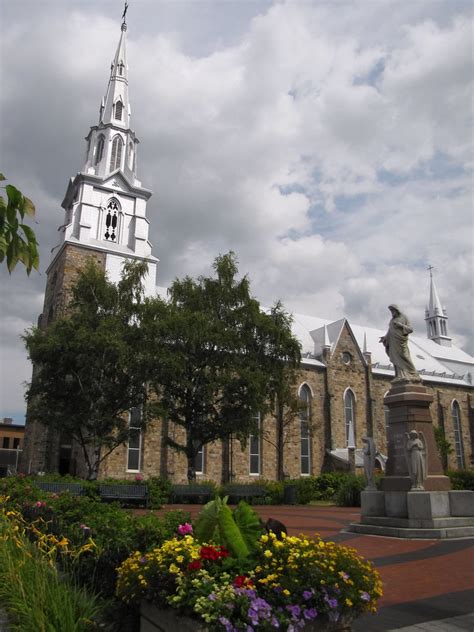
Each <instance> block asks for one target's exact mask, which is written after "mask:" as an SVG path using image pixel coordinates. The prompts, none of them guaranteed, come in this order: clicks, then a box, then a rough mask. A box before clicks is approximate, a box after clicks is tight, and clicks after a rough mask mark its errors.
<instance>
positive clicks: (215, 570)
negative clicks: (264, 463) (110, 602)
mask: <svg viewBox="0 0 474 632" xmlns="http://www.w3.org/2000/svg"><path fill="white" fill-rule="evenodd" d="M226 520H227V517H226ZM221 526H222V525H221ZM234 526H235V525H233V526H232V528H233V527H234ZM188 527H189V526H188ZM189 530H190V528H188V529H180V531H181V533H182V534H183V535H180V534H178V535H177V536H176V537H174V538H172V539H169V540H167V541H166V542H164V544H163V545H162V546H160V547H156V548H154V549H152V550H151V551H149V552H148V553H146V554H142V553H140V552H136V553H134V554H133V555H132V556H130V557H129V558H128V559H127V560H126V561H125V562H124V563H123V564H122V565H121V567H120V568H119V570H118V583H117V595H118V596H119V597H120V598H121V599H123V600H124V601H126V602H127V603H136V604H137V603H140V602H142V601H143V600H145V601H147V602H150V603H152V604H153V605H154V606H156V607H157V608H161V609H166V608H168V609H173V611H174V612H176V614H178V615H180V616H183V617H192V618H194V619H195V620H196V623H197V622H198V621H199V622H200V624H201V625H203V626H204V627H203V629H206V630H226V632H234V631H237V630H244V631H246V632H250V631H251V630H254V629H257V630H272V629H277V628H280V629H282V630H286V631H288V632H292V631H296V630H298V629H314V630H316V629H329V628H328V627H327V626H328V625H332V626H333V629H342V628H340V627H339V628H338V627H337V625H339V624H341V623H342V622H347V621H350V620H352V619H354V618H356V617H358V616H360V615H361V614H363V613H365V612H375V610H376V602H377V599H378V598H379V597H380V596H381V594H382V587H381V582H380V577H379V575H378V573H377V571H376V570H375V569H374V568H373V566H372V564H371V563H370V562H367V561H366V560H364V559H362V558H361V557H359V556H358V555H357V554H356V552H355V551H354V550H352V549H349V548H346V547H343V546H338V545H336V544H334V543H332V542H329V543H326V542H324V541H322V540H321V539H320V538H316V539H310V538H307V537H305V536H301V537H294V536H287V535H285V534H282V535H281V539H279V538H278V537H277V536H276V535H275V534H274V533H271V532H270V533H268V534H267V533H263V534H260V535H259V536H258V537H256V538H255V537H254V535H249V533H248V531H249V530H248V529H247V532H246V530H245V528H244V526H243V527H242V533H240V534H234V541H233V542H232V547H231V546H227V544H228V543H227V542H226V541H225V539H226V538H225V530H224V529H220V530H219V529H218V530H215V531H214V534H215V536H214V538H213V541H211V542H209V541H207V542H206V541H204V542H203V541H201V542H199V541H198V539H197V537H195V535H193V534H191V533H189ZM198 531H199V529H198V528H196V532H198ZM239 535H244V536H245V535H246V538H245V537H244V540H245V539H246V540H247V545H248V550H249V553H248V554H245V553H242V554H240V555H236V554H235V552H234V550H233V551H232V553H231V551H230V549H231V548H234V549H235V539H238V536H239ZM223 541H224V544H222V542H223ZM148 619H149V617H148ZM316 623H317V625H316ZM322 624H323V626H326V627H321V625H322ZM334 626H336V627H334ZM149 629H150V630H151V629H153V628H151V627H150V628H149ZM156 629H160V628H159V627H157V628H156ZM163 629H165V628H163Z"/></svg>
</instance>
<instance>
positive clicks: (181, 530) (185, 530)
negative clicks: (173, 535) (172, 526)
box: [178, 522, 193, 535]
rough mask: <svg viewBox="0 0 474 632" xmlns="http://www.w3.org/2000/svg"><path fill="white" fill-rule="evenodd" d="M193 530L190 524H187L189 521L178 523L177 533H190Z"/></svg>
mask: <svg viewBox="0 0 474 632" xmlns="http://www.w3.org/2000/svg"><path fill="white" fill-rule="evenodd" d="M192 532H193V527H192V525H190V524H189V522H185V523H184V524H180V525H179V527H178V533H179V535H188V533H192Z"/></svg>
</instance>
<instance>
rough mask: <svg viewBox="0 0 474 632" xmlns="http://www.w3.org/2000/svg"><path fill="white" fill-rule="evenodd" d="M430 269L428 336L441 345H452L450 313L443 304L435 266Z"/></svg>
mask: <svg viewBox="0 0 474 632" xmlns="http://www.w3.org/2000/svg"><path fill="white" fill-rule="evenodd" d="M428 270H429V272H430V302H429V305H428V307H427V308H426V311H425V321H426V327H427V333H428V338H429V339H430V340H433V341H434V342H437V343H438V344H439V345H442V346H444V347H450V346H451V342H452V338H451V337H450V336H449V335H448V315H447V313H446V310H445V309H444V307H443V306H442V305H441V301H440V298H439V295H438V290H437V288H436V284H435V282H434V278H433V270H434V268H433V266H428Z"/></svg>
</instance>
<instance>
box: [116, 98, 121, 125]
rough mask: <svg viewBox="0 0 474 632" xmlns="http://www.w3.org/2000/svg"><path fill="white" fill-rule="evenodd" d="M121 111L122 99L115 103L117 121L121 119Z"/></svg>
mask: <svg viewBox="0 0 474 632" xmlns="http://www.w3.org/2000/svg"><path fill="white" fill-rule="evenodd" d="M122 111H123V103H122V101H117V103H116V104H115V118H116V120H117V121H121V120H122Z"/></svg>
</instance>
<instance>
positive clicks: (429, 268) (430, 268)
mask: <svg viewBox="0 0 474 632" xmlns="http://www.w3.org/2000/svg"><path fill="white" fill-rule="evenodd" d="M426 269H427V270H429V272H430V278H433V273H432V272H431V271H432V270H434V266H432V265H429V266H428V267H427V268H426Z"/></svg>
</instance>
